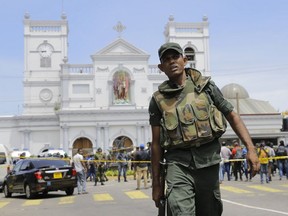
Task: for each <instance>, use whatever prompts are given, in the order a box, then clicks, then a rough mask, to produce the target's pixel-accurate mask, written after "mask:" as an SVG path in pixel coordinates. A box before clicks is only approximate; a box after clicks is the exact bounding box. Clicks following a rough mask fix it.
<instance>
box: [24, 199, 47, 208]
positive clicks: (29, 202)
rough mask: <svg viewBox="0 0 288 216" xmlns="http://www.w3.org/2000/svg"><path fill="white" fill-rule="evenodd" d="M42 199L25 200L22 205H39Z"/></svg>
mask: <svg viewBox="0 0 288 216" xmlns="http://www.w3.org/2000/svg"><path fill="white" fill-rule="evenodd" d="M42 201H43V200H40V199H36V200H27V201H25V202H24V203H23V204H22V206H35V205H40V204H41V203H42Z"/></svg>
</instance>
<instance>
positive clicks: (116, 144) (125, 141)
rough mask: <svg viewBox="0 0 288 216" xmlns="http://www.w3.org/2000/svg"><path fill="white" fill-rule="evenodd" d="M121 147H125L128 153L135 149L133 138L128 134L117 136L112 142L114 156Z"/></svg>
mask: <svg viewBox="0 0 288 216" xmlns="http://www.w3.org/2000/svg"><path fill="white" fill-rule="evenodd" d="M120 149H125V151H126V152H127V153H128V152H131V151H133V142H132V140H131V139H130V138H129V137H127V136H119V137H117V138H116V139H115V140H114V141H113V144H112V156H115V155H116V154H117V153H118V152H119V150H120Z"/></svg>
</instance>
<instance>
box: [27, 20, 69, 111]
mask: <svg viewBox="0 0 288 216" xmlns="http://www.w3.org/2000/svg"><path fill="white" fill-rule="evenodd" d="M61 18H62V20H57V21H55V20H54V21H51V20H49V21H38V20H30V15H29V14H25V16H24V81H23V84H24V107H23V114H24V115H30V114H54V109H55V106H57V104H58V100H59V97H60V95H59V94H60V86H61V84H60V70H61V67H60V65H61V64H63V61H64V62H67V48H68V22H67V20H66V15H65V14H62V16H61Z"/></svg>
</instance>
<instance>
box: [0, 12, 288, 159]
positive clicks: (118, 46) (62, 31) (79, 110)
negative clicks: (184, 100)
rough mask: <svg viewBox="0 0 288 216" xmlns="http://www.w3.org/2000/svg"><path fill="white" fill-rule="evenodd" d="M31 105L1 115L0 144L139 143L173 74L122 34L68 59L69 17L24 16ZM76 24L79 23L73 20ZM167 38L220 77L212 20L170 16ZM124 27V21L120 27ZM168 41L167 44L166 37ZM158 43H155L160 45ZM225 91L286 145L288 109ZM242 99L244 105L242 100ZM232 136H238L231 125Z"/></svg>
mask: <svg viewBox="0 0 288 216" xmlns="http://www.w3.org/2000/svg"><path fill="white" fill-rule="evenodd" d="M23 23H24V52H25V53H24V56H25V57H24V80H23V89H24V104H23V113H22V114H21V115H18V116H12V117H8V116H7V117H6V116H4V117H0V137H1V140H0V143H2V144H5V145H6V146H7V147H8V148H9V149H10V150H29V151H30V152H31V153H32V154H34V155H38V154H39V153H40V152H41V151H42V150H44V149H51V148H53V149H63V150H64V151H65V152H67V153H68V155H73V154H74V153H75V151H76V149H77V148H79V147H82V148H84V150H85V151H86V152H95V150H96V149H97V148H99V147H101V148H102V149H103V150H104V151H107V150H110V149H112V148H113V147H114V148H119V147H126V148H128V147H133V146H139V145H140V144H141V143H147V142H148V141H151V131H150V125H149V115H148V105H149V101H150V99H151V95H152V93H153V92H154V91H155V90H157V87H158V85H159V84H160V83H162V82H163V81H164V80H165V79H166V76H165V75H164V73H161V71H159V69H158V68H157V65H150V64H149V54H148V53H145V52H144V51H142V50H141V49H139V48H137V47H135V46H134V45H132V44H131V43H129V42H128V41H126V40H124V39H122V38H121V37H119V38H116V39H115V41H113V42H112V43H111V44H108V45H107V46H105V47H103V48H102V49H101V50H99V51H98V52H96V53H92V54H91V62H89V63H87V64H73V63H70V62H69V61H68V59H69V56H68V32H69V29H68V21H67V18H66V16H65V15H62V17H61V20H48V21H47V20H46V21H40V20H31V19H30V16H29V14H26V15H25V17H24V22H23ZM72 28H73V26H72ZM164 28H165V29H164V40H163V43H164V42H168V41H171V42H178V43H179V44H180V45H181V46H182V48H183V50H184V51H185V54H186V56H187V57H188V60H189V66H191V67H195V68H197V69H198V70H200V71H201V72H202V73H203V75H206V76H212V78H213V72H211V71H210V59H209V58H210V57H209V56H210V55H209V23H208V18H207V17H203V19H202V22H198V23H193V22H191V23H178V22H175V20H174V18H173V16H170V17H169V20H168V22H167V24H166V25H165V27H164ZM115 29H116V30H117V31H118V32H120V33H121V31H123V29H124V26H123V25H122V24H121V23H120V22H119V23H118V24H117V26H116V28H115ZM159 46H160V44H159ZM157 48H158V47H155V50H157ZM222 92H223V94H224V96H225V97H227V98H228V99H229V100H230V101H231V102H232V103H233V104H234V106H235V109H236V108H237V110H236V111H237V112H239V113H240V114H241V116H242V118H243V120H244V122H245V124H246V125H247V127H248V129H249V131H250V133H251V136H252V138H253V139H254V140H266V139H268V140H270V141H272V142H274V144H275V145H276V144H278V141H279V140H280V139H282V140H285V139H287V132H283V131H281V128H282V116H281V114H280V113H278V112H277V111H276V110H275V109H274V108H273V107H272V106H271V105H270V104H269V103H267V102H265V101H259V100H255V99H250V98H249V94H248V93H247V92H246V90H245V89H244V88H243V87H241V86H239V85H237V84H229V85H227V86H225V87H224V88H223V91H222ZM239 104H240V105H239ZM223 138H225V139H235V138H236V135H235V134H234V132H233V131H232V130H231V128H230V127H228V130H227V132H226V133H225V134H224V136H223Z"/></svg>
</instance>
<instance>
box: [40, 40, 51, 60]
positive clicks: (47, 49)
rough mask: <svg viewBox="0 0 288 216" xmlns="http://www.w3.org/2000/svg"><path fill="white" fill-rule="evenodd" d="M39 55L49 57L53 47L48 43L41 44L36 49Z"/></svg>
mask: <svg viewBox="0 0 288 216" xmlns="http://www.w3.org/2000/svg"><path fill="white" fill-rule="evenodd" d="M38 51H39V54H40V55H41V57H44V58H45V57H46V58H47V57H50V56H51V55H52V52H53V47H52V46H51V45H50V44H48V43H43V44H41V45H40V46H39V47H38Z"/></svg>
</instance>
